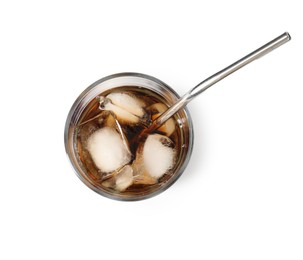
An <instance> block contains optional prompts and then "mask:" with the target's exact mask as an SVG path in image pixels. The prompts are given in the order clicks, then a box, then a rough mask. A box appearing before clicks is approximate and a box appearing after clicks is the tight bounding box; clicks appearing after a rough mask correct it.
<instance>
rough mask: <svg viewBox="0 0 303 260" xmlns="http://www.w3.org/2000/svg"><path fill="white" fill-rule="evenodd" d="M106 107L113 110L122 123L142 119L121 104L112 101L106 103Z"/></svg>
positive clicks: (132, 122) (131, 122) (135, 121)
mask: <svg viewBox="0 0 303 260" xmlns="http://www.w3.org/2000/svg"><path fill="white" fill-rule="evenodd" d="M104 109H105V110H109V111H112V112H113V113H114V114H115V115H116V117H117V119H118V120H119V122H121V123H125V124H136V123H138V122H139V120H140V118H139V117H137V116H135V115H134V114H132V113H130V112H128V111H127V110H125V109H123V108H121V107H119V106H116V105H114V104H112V103H111V102H108V103H106V104H104Z"/></svg>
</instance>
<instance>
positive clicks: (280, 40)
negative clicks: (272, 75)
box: [145, 32, 291, 132]
mask: <svg viewBox="0 0 303 260" xmlns="http://www.w3.org/2000/svg"><path fill="white" fill-rule="evenodd" d="M290 39H291V37H290V35H289V33H288V32H285V33H283V34H282V35H280V36H279V37H277V38H275V39H273V40H272V41H270V42H268V43H266V44H265V45H263V46H262V47H260V48H259V49H257V50H255V51H253V52H252V53H250V54H248V55H246V56H245V57H243V58H242V59H240V60H238V61H236V62H235V63H233V64H231V65H229V66H228V67H226V68H225V69H223V70H221V71H219V72H217V73H215V74H214V75H212V76H210V77H209V78H207V79H205V80H204V81H202V82H201V83H199V84H198V85H197V86H196V87H194V88H193V89H191V90H190V91H189V92H187V93H186V94H185V95H184V96H183V97H181V98H180V99H179V100H178V101H177V103H175V104H174V105H172V106H171V107H170V108H169V109H168V110H166V111H165V112H164V113H163V114H162V115H160V116H159V117H158V118H156V119H155V120H154V121H153V123H152V124H151V126H150V127H149V128H148V129H147V130H148V131H147V132H152V131H154V130H156V129H157V128H159V127H160V126H161V125H162V124H163V123H165V122H166V121H167V120H168V119H169V118H170V117H172V116H173V115H174V114H175V113H176V112H178V111H179V110H180V109H181V108H183V107H184V106H186V105H187V103H188V102H190V101H191V100H192V99H193V98H195V97H196V96H198V95H199V94H201V93H202V92H204V91H205V90H206V89H208V88H209V87H211V86H212V85H214V84H216V83H217V82H219V81H220V80H222V79H224V78H225V77H227V76H228V75H230V74H232V73H233V72H235V71H236V70H238V69H241V68H242V67H244V66H245V65H247V64H249V63H250V62H252V61H254V60H256V59H258V58H260V57H262V56H263V55H265V54H267V53H269V52H271V51H272V50H274V49H276V48H278V47H280V46H281V45H282V44H284V43H286V42H288V41H289V40H290ZM145 132H146V131H145Z"/></svg>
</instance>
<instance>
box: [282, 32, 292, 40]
mask: <svg viewBox="0 0 303 260" xmlns="http://www.w3.org/2000/svg"><path fill="white" fill-rule="evenodd" d="M284 34H285V35H286V36H287V39H288V40H289V41H290V40H291V36H290V34H289V32H285V33H284Z"/></svg>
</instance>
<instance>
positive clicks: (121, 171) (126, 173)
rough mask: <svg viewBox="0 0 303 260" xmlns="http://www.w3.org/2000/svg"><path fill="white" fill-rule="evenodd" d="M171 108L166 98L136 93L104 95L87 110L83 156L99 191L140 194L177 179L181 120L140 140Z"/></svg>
mask: <svg viewBox="0 0 303 260" xmlns="http://www.w3.org/2000/svg"><path fill="white" fill-rule="evenodd" d="M167 108H168V106H167V105H166V104H165V100H164V99H163V98H162V97H161V96H159V95H157V94H156V93H154V92H151V91H149V90H147V89H139V88H135V87H134V88H132V87H125V88H117V89H113V90H111V92H109V93H101V95H99V96H98V97H97V98H96V99H94V100H93V101H92V102H91V104H90V105H89V106H87V108H86V109H85V111H84V112H83V114H82V115H83V116H82V118H81V120H80V123H79V124H78V129H77V151H78V155H79V160H80V161H81V163H82V167H83V168H84V170H85V171H86V173H87V175H88V176H90V178H92V179H94V180H95V181H96V183H97V184H96V185H99V188H101V189H104V190H108V191H110V192H116V193H125V194H128V195H131V194H132V193H134V194H139V193H140V192H141V193H144V192H146V191H148V190H149V189H153V188H154V187H155V186H161V185H163V184H164V183H166V182H167V181H168V180H169V179H170V178H171V176H172V175H173V173H174V168H175V166H176V164H177V162H178V154H179V151H180V149H181V145H180V139H181V137H180V134H181V131H180V128H179V127H176V126H177V125H178V122H177V121H176V118H175V117H172V118H171V119H169V120H168V121H167V122H166V123H165V124H163V125H162V126H161V127H160V128H158V129H157V130H155V131H154V132H153V133H150V134H148V135H146V136H144V135H143V136H142V135H140V134H141V133H142V131H143V130H144V129H146V128H147V127H148V126H149V125H150V124H151V123H152V121H153V120H154V119H155V118H157V117H158V116H159V115H161V114H162V113H163V112H164V111H165V110H166V109H167Z"/></svg>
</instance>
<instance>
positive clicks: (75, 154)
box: [64, 73, 193, 201]
mask: <svg viewBox="0 0 303 260" xmlns="http://www.w3.org/2000/svg"><path fill="white" fill-rule="evenodd" d="M117 88H123V89H124V90H125V89H126V90H127V89H137V90H138V91H144V90H146V91H151V92H153V93H155V94H156V95H157V96H159V97H160V98H161V99H162V100H161V101H162V102H163V103H165V104H166V105H167V106H168V107H170V106H172V105H173V104H175V103H176V102H177V101H178V100H179V98H180V97H179V95H178V94H177V93H176V92H175V91H174V90H173V89H172V88H170V87H169V86H168V85H166V84H165V83H163V82H162V81H160V80H158V79H156V78H154V77H151V76H148V75H144V74H138V73H120V74H115V75H111V76H108V77H105V78H102V79H100V80H98V81H97V82H95V83H93V84H92V85H91V86H89V87H88V88H87V89H86V90H84V91H83V92H82V93H81V94H80V96H79V97H78V98H77V100H76V101H75V103H74V104H73V106H72V108H71V110H70V112H69V114H68V117H67V120H66V125H65V134H64V139H65V149H66V153H67V155H68V157H69V159H70V162H71V164H72V166H73V168H74V170H75V172H76V174H77V176H78V177H79V178H80V179H81V180H82V181H83V183H84V184H86V185H87V186H88V187H89V188H91V189H92V190H94V191H95V192H97V193H99V194H101V195H103V196H106V197H109V198H112V199H117V200H128V201H132V200H142V199H146V198H149V197H152V196H154V195H157V194H159V193H161V192H163V191H164V190H166V189H167V188H168V187H170V186H171V185H172V184H173V183H174V182H175V181H176V180H177V179H178V178H179V177H180V175H181V174H182V173H183V171H184V170H185V168H186V166H187V164H188V162H189V159H190V156H191V152H192V148H193V126H192V120H191V117H190V115H189V112H188V110H187V109H186V108H183V109H181V110H180V111H179V112H178V113H176V114H175V116H174V118H175V121H176V122H177V124H176V128H177V131H178V135H177V136H178V139H179V140H177V144H176V145H177V146H178V149H177V150H178V154H177V155H176V158H175V160H176V163H175V164H174V167H173V169H172V174H170V175H169V176H167V177H166V178H165V179H164V181H163V182H161V183H158V184H157V185H150V186H144V187H142V188H141V189H137V190H128V189H126V190H125V191H123V192H118V191H115V190H113V189H110V188H106V187H104V186H103V185H101V184H100V182H99V181H98V180H97V179H96V178H94V175H93V174H91V172H90V171H89V170H88V169H87V167H85V166H84V163H83V158H82V157H81V158H80V155H79V141H78V137H79V129H80V127H81V124H83V118H85V117H86V116H87V113H88V112H86V111H89V109H88V108H90V107H91V106H93V105H96V98H97V97H99V96H100V95H102V94H103V93H107V94H108V93H111V91H112V90H116V89H117ZM155 163H157V162H155Z"/></svg>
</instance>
